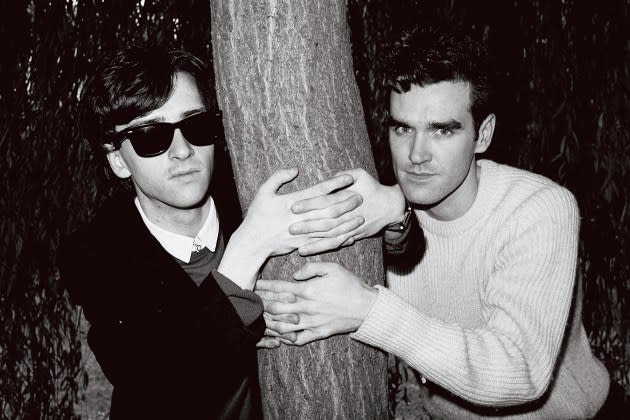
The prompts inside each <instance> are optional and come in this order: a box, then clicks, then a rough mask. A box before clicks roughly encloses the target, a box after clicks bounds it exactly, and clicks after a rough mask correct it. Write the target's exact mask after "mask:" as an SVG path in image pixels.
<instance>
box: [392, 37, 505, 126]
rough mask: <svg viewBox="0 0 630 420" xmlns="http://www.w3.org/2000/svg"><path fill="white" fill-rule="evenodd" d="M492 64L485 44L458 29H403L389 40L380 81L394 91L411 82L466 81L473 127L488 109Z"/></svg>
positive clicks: (484, 116)
mask: <svg viewBox="0 0 630 420" xmlns="http://www.w3.org/2000/svg"><path fill="white" fill-rule="evenodd" d="M492 78H493V75H492V64H491V62H490V57H489V55H488V52H487V50H486V48H485V47H484V46H483V45H481V44H480V43H478V42H476V41H474V40H473V39H472V38H470V36H468V35H465V34H463V33H461V32H451V31H448V30H439V29H433V28H432V29H426V30H422V29H420V28H418V27H417V26H414V27H411V28H408V29H406V30H404V31H403V32H402V34H401V36H400V38H399V39H398V40H397V41H396V42H394V43H393V45H392V48H391V52H390V54H389V56H388V57H387V58H386V61H385V66H384V82H385V86H386V87H387V88H388V89H391V90H393V91H395V92H397V93H402V92H408V91H409V89H411V85H418V86H425V85H428V84H433V83H438V82H443V81H455V82H459V81H461V82H467V83H469V84H470V111H471V113H472V116H473V121H474V125H475V131H478V130H479V126H480V125H481V122H482V121H483V120H484V119H485V118H486V117H487V116H488V114H490V113H491V112H492V111H491V103H490V101H491V88H490V80H491V79H492Z"/></svg>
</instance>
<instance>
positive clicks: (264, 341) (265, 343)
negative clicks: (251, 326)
mask: <svg viewBox="0 0 630 420" xmlns="http://www.w3.org/2000/svg"><path fill="white" fill-rule="evenodd" d="M256 347H258V348H259V349H275V348H278V347H280V339H278V338H276V337H263V338H261V339H260V341H258V343H256Z"/></svg>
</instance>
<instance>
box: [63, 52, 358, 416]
mask: <svg viewBox="0 0 630 420" xmlns="http://www.w3.org/2000/svg"><path fill="white" fill-rule="evenodd" d="M210 80H211V79H210V77H209V75H208V73H207V70H206V68H205V66H204V65H203V64H202V63H201V62H200V61H199V60H198V59H197V58H195V57H193V56H191V55H190V54H187V53H184V52H177V51H176V52H169V51H166V50H164V49H161V48H129V49H126V50H122V51H119V52H118V53H116V54H115V55H113V56H112V57H111V58H109V59H108V60H106V61H105V62H104V63H103V64H102V65H101V66H100V67H99V68H98V70H97V72H96V74H95V75H94V77H93V78H92V79H91V80H90V82H89V83H88V84H87V86H86V88H85V90H84V93H83V99H82V103H83V114H82V117H81V119H80V121H81V125H82V129H83V133H84V134H85V137H86V138H87V139H88V140H89V142H90V143H91V145H92V147H93V148H94V149H95V150H97V151H99V152H102V154H103V155H104V156H105V157H106V160H107V166H108V167H109V168H111V170H112V171H113V173H114V174H115V175H116V176H117V177H119V178H121V179H123V180H125V181H126V182H127V183H128V184H129V185H130V186H131V188H130V190H131V193H129V191H128V192H125V193H120V194H117V195H115V196H113V197H112V198H111V199H110V200H109V201H108V202H107V203H106V204H105V205H104V206H103V208H101V209H100V210H99V211H98V212H97V214H96V216H95V218H94V220H93V221H92V222H91V223H90V224H89V225H87V226H85V227H83V228H82V229H80V230H79V231H78V232H76V233H75V234H73V235H72V236H71V237H70V238H69V239H68V240H66V241H64V244H63V247H62V249H61V251H60V256H59V266H60V270H61V276H62V280H63V281H64V284H65V285H66V287H67V289H68V291H69V294H70V297H71V299H72V301H73V302H74V303H76V304H79V305H81V306H82V308H83V310H84V314H85V316H86V318H87V320H88V321H89V322H90V330H89V333H88V343H89V345H90V347H91V349H92V351H93V352H94V354H95V356H96V359H97V360H98V362H99V364H100V366H101V368H102V369H103V372H104V373H105V375H106V376H107V378H108V379H109V381H110V382H111V383H112V384H113V386H114V391H113V395H112V406H111V418H112V419H117V418H182V419H195V418H261V416H262V415H261V405H260V396H259V388H258V381H257V366H256V343H257V342H258V341H259V339H260V338H261V337H262V335H263V332H264V330H265V322H264V320H263V318H262V303H261V301H260V299H259V298H258V297H257V296H256V295H255V294H254V293H253V292H252V289H253V288H254V284H255V281H256V276H257V273H258V270H259V269H260V267H261V265H262V264H263V263H264V261H265V260H266V259H267V258H268V257H269V256H271V255H278V254H283V253H288V252H291V251H293V250H295V249H297V248H298V247H300V246H304V245H306V244H309V243H313V242H314V241H317V243H318V245H317V246H319V247H322V246H324V247H328V248H335V247H338V246H340V245H341V244H342V243H344V242H345V241H346V240H348V238H350V237H351V235H352V231H353V230H354V229H355V228H356V227H357V226H359V225H360V224H361V223H362V220H361V218H360V217H349V216H348V215H347V214H346V213H347V212H349V211H351V210H352V209H354V208H355V207H356V206H357V205H358V204H359V203H360V197H359V196H357V195H356V194H354V193H349V192H347V191H341V192H338V193H335V192H334V191H337V190H339V189H340V188H343V187H345V186H347V185H349V184H350V183H352V181H353V180H352V177H351V176H349V175H345V176H338V177H335V178H332V179H330V180H328V181H325V182H322V183H320V184H318V185H315V186H313V187H310V188H308V189H306V190H303V191H297V192H294V193H290V194H284V195H280V194H278V193H277V191H278V189H279V188H280V187H281V186H282V185H283V184H285V183H287V182H290V181H291V180H292V179H294V178H295V177H296V176H297V170H295V169H287V170H280V171H278V172H276V173H275V174H273V175H272V176H271V177H270V178H269V179H268V180H267V181H266V182H265V183H263V185H262V186H261V188H260V190H259V191H258V193H257V195H256V197H255V198H254V200H253V202H252V204H251V206H250V207H249V209H248V211H247V216H246V217H245V219H244V221H243V222H242V224H240V226H239V227H238V229H236V230H235V231H234V233H233V234H232V235H231V237H230V236H229V234H230V228H229V226H226V222H229V220H230V218H234V217H233V216H234V213H235V212H236V213H239V210H237V209H238V207H236V208H235V207H234V206H232V207H231V208H230V207H229V205H227V203H226V201H227V196H224V195H221V194H220V193H218V192H217V191H219V189H217V188H215V186H219V187H220V186H221V185H222V184H224V183H226V180H227V179H229V177H231V174H229V173H221V171H217V172H218V173H216V174H215V182H214V183H212V184H211V180H212V178H213V172H215V171H214V169H215V168H214V167H215V163H216V164H217V166H221V164H224V163H225V161H224V160H225V159H227V156H226V155H225V153H224V148H223V144H222V135H223V133H222V124H221V113H220V112H219V111H218V109H217V106H216V100H215V94H214V90H213V88H212V86H211V85H210V83H209V81H210ZM223 166H225V165H223ZM324 195H328V196H329V197H328V198H327V201H329V203H332V204H330V206H328V207H327V208H323V209H320V210H316V211H313V212H310V213H309V214H308V215H307V216H304V215H294V214H293V213H292V212H291V211H290V210H289V209H290V207H291V204H292V203H293V202H294V201H298V200H304V199H309V198H312V197H319V196H324ZM344 215H345V216H344ZM306 217H308V218H309V219H311V220H313V219H320V220H321V219H326V220H327V223H325V224H326V225H327V226H328V227H330V228H331V229H330V230H327V231H325V232H310V233H309V234H300V235H291V234H290V233H289V225H290V224H291V223H295V222H298V221H300V220H302V219H304V218H306ZM228 238H229V241H228Z"/></svg>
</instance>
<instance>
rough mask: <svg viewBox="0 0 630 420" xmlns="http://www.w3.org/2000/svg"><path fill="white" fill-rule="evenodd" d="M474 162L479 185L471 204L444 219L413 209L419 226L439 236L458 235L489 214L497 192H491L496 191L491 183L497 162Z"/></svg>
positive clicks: (483, 160)
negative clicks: (459, 213) (457, 213)
mask: <svg viewBox="0 0 630 420" xmlns="http://www.w3.org/2000/svg"><path fill="white" fill-rule="evenodd" d="M475 164H476V165H477V171H478V173H479V187H478V189H477V195H476V197H475V200H474V201H473V204H472V206H470V208H469V209H468V211H466V213H464V214H463V215H462V216H460V217H458V218H457V219H454V220H446V221H442V220H437V219H434V218H433V217H431V216H429V215H428V214H427V212H426V211H424V210H415V213H416V216H417V217H418V221H419V222H420V226H422V228H423V229H424V230H425V231H428V232H431V233H433V234H435V235H440V236H453V235H459V234H462V233H464V232H466V231H468V230H469V229H471V228H472V227H473V226H475V225H476V224H477V223H479V222H481V221H482V220H484V219H485V218H486V217H488V216H489V214H490V210H491V209H492V208H493V207H494V201H495V200H496V199H497V197H498V194H493V192H496V188H495V187H496V186H495V185H493V183H494V182H495V181H494V180H495V177H494V176H493V173H494V172H495V171H496V167H497V164H496V163H495V162H493V161H490V160H485V159H482V160H478V161H477V162H476V163H475Z"/></svg>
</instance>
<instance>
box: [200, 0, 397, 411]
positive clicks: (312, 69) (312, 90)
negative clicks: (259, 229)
mask: <svg viewBox="0 0 630 420" xmlns="http://www.w3.org/2000/svg"><path fill="white" fill-rule="evenodd" d="M212 39H213V57H214V66H215V73H216V85H217V92H218V99H219V106H220V107H221V109H222V110H223V112H224V125H225V134H226V139H227V142H228V145H229V149H230V155H231V159H232V165H233V168H234V173H235V178H236V183H237V187H238V191H239V199H240V202H241V206H242V207H243V209H246V208H247V206H248V205H249V203H250V202H251V200H252V199H253V196H254V194H255V192H256V190H257V189H258V187H259V186H260V184H261V183H262V181H263V180H265V179H266V178H267V177H268V176H269V175H271V174H272V173H273V171H275V170H276V169H278V168H288V167H298V168H299V170H300V175H299V177H298V179H297V182H294V183H293V184H292V185H290V186H289V187H290V188H286V191H291V190H294V189H296V188H298V187H299V188H303V187H306V186H308V185H311V184H313V183H315V182H318V181H321V180H324V179H326V178H328V177H330V176H332V175H334V174H335V173H336V172H338V171H340V170H344V169H349V168H354V167H362V168H365V169H366V170H367V171H368V172H370V173H372V174H373V175H375V174H376V170H375V167H374V160H373V157H372V154H371V151H370V145H369V140H368V135H367V130H366V126H365V122H364V118H363V110H362V107H361V100H360V97H359V92H358V89H357V85H356V82H355V79H354V74H353V68H352V58H351V57H352V56H351V47H350V37H349V28H348V24H347V21H346V3H345V1H344V0H326V1H312V0H259V1H240V0H213V2H212ZM312 259H314V260H320V261H336V262H339V263H341V264H342V265H343V266H345V267H346V268H348V269H349V270H351V271H353V272H354V273H355V274H357V275H358V276H359V277H361V278H362V279H364V281H366V282H367V283H368V284H377V283H378V284H382V283H383V278H384V275H383V263H382V251H381V242H380V239H369V240H363V241H360V242H359V243H357V244H355V245H354V246H352V247H349V248H346V249H343V250H341V251H339V252H334V253H327V254H324V255H320V256H317V257H312ZM305 261H306V260H305V259H304V258H301V257H299V256H297V255H296V254H292V255H289V256H283V257H277V258H273V259H271V260H270V261H269V262H268V264H267V265H266V267H265V269H264V271H263V277H264V278H271V279H290V278H292V274H293V273H294V272H295V271H297V269H299V268H300V267H301V266H302V265H303V264H304V262H305ZM259 364H260V381H261V388H262V392H263V408H264V413H265V417H266V418H268V419H292V418H296V419H297V418H300V419H308V418H326V419H328V418H341V419H344V418H347V419H357V418H361V419H370V418H374V419H377V418H378V419H382V418H386V417H387V362H386V357H385V355H384V354H383V353H382V352H380V351H378V350H375V349H373V348H369V347H367V346H365V345H363V344H361V343H358V342H355V341H353V340H352V339H350V338H349V337H348V336H337V337H333V338H331V339H328V340H323V341H319V342H316V343H313V344H310V345H307V346H304V347H300V348H296V347H288V346H283V347H281V348H280V349H275V350H261V351H259Z"/></svg>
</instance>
